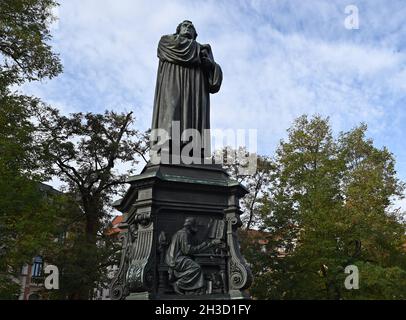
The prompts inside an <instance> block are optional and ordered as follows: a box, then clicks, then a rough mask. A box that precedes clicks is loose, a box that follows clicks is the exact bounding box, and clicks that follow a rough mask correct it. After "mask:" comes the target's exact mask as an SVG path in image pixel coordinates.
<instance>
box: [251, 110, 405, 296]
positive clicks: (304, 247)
mask: <svg viewBox="0 0 406 320" xmlns="http://www.w3.org/2000/svg"><path fill="white" fill-rule="evenodd" d="M366 129H367V128H366V126H365V125H361V126H359V127H357V128H354V129H353V130H351V131H349V132H346V133H341V134H340V135H339V137H338V138H337V139H334V138H333V136H332V133H331V128H330V125H329V122H328V119H323V118H321V117H314V118H312V119H308V117H306V116H302V117H300V118H299V119H297V120H296V122H295V124H294V125H293V127H292V128H291V129H290V130H289V136H288V140H287V141H286V142H285V141H282V142H281V144H280V146H279V148H278V150H277V153H276V156H275V166H276V170H275V173H274V175H273V177H272V181H273V183H272V187H271V188H270V189H269V193H268V195H267V197H265V198H264V199H262V205H261V210H262V214H263V215H264V217H265V219H264V224H263V229H264V230H266V231H267V232H268V239H270V240H269V241H268V244H267V246H268V251H267V252H266V253H263V254H262V255H261V256H260V257H256V260H255V261H253V263H254V264H257V265H260V264H262V265H263V266H266V265H268V269H267V270H264V268H262V269H260V272H258V273H257V279H256V282H255V285H254V287H253V289H252V293H253V294H254V295H255V296H256V297H258V298H272V299H391V298H405V295H406V292H405V286H404V281H405V270H406V266H405V261H406V259H405V252H404V250H403V248H402V245H403V244H404V234H405V225H404V224H402V222H401V221H400V219H399V216H397V215H396V211H393V210H392V209H391V208H392V207H391V204H392V203H393V201H394V199H395V198H396V197H401V196H402V194H403V190H404V185H403V183H401V182H400V181H399V180H398V179H397V178H396V172H395V170H394V164H395V161H394V158H393V155H392V154H391V153H390V152H389V151H388V150H387V149H386V148H383V149H378V148H376V147H374V146H373V142H372V141H371V140H369V139H366V137H365V132H366ZM264 261H267V263H264ZM348 265H356V266H357V267H358V268H359V272H360V287H361V288H360V290H347V289H345V287H344V280H345V278H346V276H347V274H345V273H344V269H345V267H346V266H348ZM390 277H393V278H394V279H396V281H388V279H390ZM384 288H385V289H384Z"/></svg>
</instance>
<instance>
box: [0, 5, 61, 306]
mask: <svg viewBox="0 0 406 320" xmlns="http://www.w3.org/2000/svg"><path fill="white" fill-rule="evenodd" d="M55 6H56V3H55V2H54V1H49V0H3V1H1V2H0V59H1V61H0V229H1V232H0V296H1V297H2V298H16V295H17V290H18V286H17V285H16V284H15V283H13V282H12V281H10V279H11V278H10V277H11V276H13V275H16V274H17V273H18V272H19V268H20V267H21V264H22V263H24V262H27V263H29V262H30V261H31V259H32V257H33V256H34V255H36V254H38V252H39V250H40V249H41V248H42V249H46V248H47V245H48V244H49V240H50V236H51V234H53V231H54V230H53V226H52V224H50V221H51V220H52V216H53V215H54V214H57V210H55V208H52V202H50V201H49V199H47V198H46V197H45V195H44V192H43V191H42V190H41V185H40V183H39V182H40V181H41V180H43V179H44V178H45V176H43V175H42V174H41V169H42V168H43V166H44V160H45V159H43V158H42V156H41V154H40V153H39V152H38V151H39V149H38V145H37V144H36V139H35V137H34V135H35V131H36V130H35V126H34V124H33V123H32V122H31V115H32V113H33V110H34V109H35V108H36V107H37V105H38V103H39V101H38V100H37V99H35V98H33V97H27V96H25V95H23V94H21V93H19V92H18V91H16V86H18V85H20V84H22V83H24V82H25V81H34V80H40V79H43V78H52V77H54V76H56V75H57V74H58V73H60V72H61V70H62V67H61V64H60V62H59V59H58V57H57V56H56V55H55V54H54V53H53V52H52V51H51V47H50V45H49V44H48V42H49V40H51V35H50V32H49V23H50V22H51V21H52V19H53V16H52V13H51V9H52V8H53V7H55ZM33 217H35V219H33Z"/></svg>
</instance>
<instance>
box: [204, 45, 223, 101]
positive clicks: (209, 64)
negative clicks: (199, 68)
mask: <svg viewBox="0 0 406 320" xmlns="http://www.w3.org/2000/svg"><path fill="white" fill-rule="evenodd" d="M201 55H202V58H201V60H202V63H203V64H204V66H205V68H206V70H207V72H208V80H209V92H210V93H217V92H218V91H219V90H220V87H221V83H222V81H223V71H222V70H221V67H220V65H219V64H217V63H216V62H215V61H214V57H213V52H212V50H211V47H210V45H208V44H203V45H201Z"/></svg>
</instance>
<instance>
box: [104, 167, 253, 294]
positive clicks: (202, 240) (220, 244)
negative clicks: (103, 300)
mask: <svg viewBox="0 0 406 320" xmlns="http://www.w3.org/2000/svg"><path fill="white" fill-rule="evenodd" d="M128 182H129V183H130V185H131V186H130V188H129V190H128V192H127V193H126V195H125V197H124V198H123V199H121V200H120V201H118V202H116V203H115V205H114V206H115V207H116V208H117V209H118V210H120V211H121V212H123V213H124V220H123V228H124V229H126V230H127V231H126V232H125V233H123V250H122V259H121V265H120V268H119V271H118V273H117V275H116V277H115V279H114V280H113V282H112V285H111V288H112V290H111V296H112V299H125V298H126V297H127V299H132V298H134V297H139V296H140V295H139V294H141V296H142V294H144V293H145V292H148V293H149V298H151V299H201V298H202V297H203V296H204V299H233V298H236V297H237V296H238V295H239V294H238V293H241V294H240V296H241V298H244V294H243V293H242V292H243V291H244V290H245V289H247V288H248V287H249V286H250V284H251V282H252V275H251V271H250V270H249V268H248V266H247V264H246V262H245V260H244V258H243V257H242V256H241V253H240V248H239V243H238V238H237V232H236V231H237V229H238V228H239V227H240V226H241V221H240V214H241V212H240V210H239V200H240V198H241V197H243V196H244V195H245V194H246V193H247V191H246V189H245V188H243V187H242V186H241V185H240V184H239V183H238V182H236V181H234V180H232V179H230V178H229V176H228V175H227V173H226V172H225V171H224V170H223V169H222V168H221V167H220V166H216V165H200V166H198V165H188V166H186V165H154V166H146V167H145V168H144V170H143V172H142V173H141V174H140V175H137V176H134V177H131V178H129V180H128ZM188 217H189V218H193V219H192V220H193V221H195V222H196V231H197V232H196V234H195V235H193V237H192V235H190V239H189V236H188V239H189V240H188V244H189V245H190V246H191V247H194V248H199V250H200V251H199V252H194V253H193V254H192V253H190V254H187V255H186V256H187V259H191V260H193V261H194V262H190V263H189V264H192V265H195V266H196V264H197V265H198V266H200V268H201V273H202V275H203V283H204V285H203V287H201V288H200V289H199V293H200V295H197V292H193V291H185V292H182V293H184V294H182V295H180V294H177V293H175V291H174V284H173V283H174V281H175V280H176V279H175V280H174V279H172V278H170V277H169V273H170V271H171V269H173V268H176V267H174V266H172V267H170V266H169V265H168V262H167V261H168V260H167V259H165V258H166V254H167V250H168V247H169V246H170V243H171V241H174V240H173V239H172V238H173V236H174V235H175V234H176V233H177V232H178V231H180V230H183V231H182V232H186V231H184V230H186V229H187V228H186V229H185V226H184V224H185V220H186V218H188ZM189 241H190V242H189ZM208 243H210V244H213V243H216V246H214V245H213V246H209V245H207V246H206V247H205V245H204V244H208ZM138 293H139V294H138ZM220 297H221V298H220Z"/></svg>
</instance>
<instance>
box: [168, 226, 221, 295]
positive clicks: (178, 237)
mask: <svg viewBox="0 0 406 320" xmlns="http://www.w3.org/2000/svg"><path fill="white" fill-rule="evenodd" d="M196 232H197V228H196V220H195V219H194V218H186V219H185V223H184V225H183V228H182V229H180V230H179V231H177V232H176V233H175V234H174V235H173V237H172V241H171V243H170V245H169V248H168V250H167V252H166V263H167V265H168V266H169V281H170V282H172V283H173V289H174V291H175V292H176V293H178V294H185V293H195V294H204V293H205V284H204V280H203V273H202V269H201V267H200V265H199V264H198V263H196V262H195V261H194V260H193V255H194V254H197V253H200V252H202V251H205V250H207V249H208V248H210V247H212V246H215V245H217V244H220V243H221V241H220V240H218V239H214V240H211V241H208V242H203V243H201V244H199V245H197V246H192V244H191V236H192V235H193V234H195V233H196Z"/></svg>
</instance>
